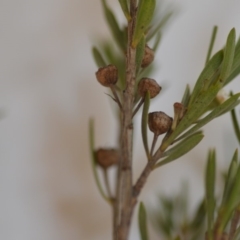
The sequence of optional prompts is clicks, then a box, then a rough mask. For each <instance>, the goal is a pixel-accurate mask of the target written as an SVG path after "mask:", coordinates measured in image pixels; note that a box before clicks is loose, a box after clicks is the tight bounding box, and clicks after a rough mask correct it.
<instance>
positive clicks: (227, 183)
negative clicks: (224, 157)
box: [221, 149, 238, 207]
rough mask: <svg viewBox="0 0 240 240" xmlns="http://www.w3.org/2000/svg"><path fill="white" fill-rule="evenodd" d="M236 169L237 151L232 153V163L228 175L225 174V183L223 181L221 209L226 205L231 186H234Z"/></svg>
mask: <svg viewBox="0 0 240 240" xmlns="http://www.w3.org/2000/svg"><path fill="white" fill-rule="evenodd" d="M237 168H238V150H237V149H236V151H235V152H234V155H233V157H232V161H231V164H230V166H229V169H228V173H227V178H226V181H225V186H224V191H223V197H222V203H221V206H222V207H223V206H224V205H225V204H226V202H227V199H228V197H229V195H230V192H231V190H232V186H233V184H234V179H235V177H236V173H237Z"/></svg>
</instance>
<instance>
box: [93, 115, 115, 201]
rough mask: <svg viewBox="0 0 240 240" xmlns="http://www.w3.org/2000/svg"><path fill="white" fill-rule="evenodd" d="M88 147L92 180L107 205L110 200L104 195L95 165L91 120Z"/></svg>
mask: <svg viewBox="0 0 240 240" xmlns="http://www.w3.org/2000/svg"><path fill="white" fill-rule="evenodd" d="M89 142H90V144H89V146H90V153H91V157H92V169H93V174H94V179H95V182H96V185H97V188H98V190H99V192H100V194H101V196H102V197H103V199H104V200H106V201H107V202H108V203H111V200H110V199H109V198H108V196H107V195H106V194H105V193H104V191H103V188H102V185H101V183H100V179H99V176H98V173H97V164H96V156H95V151H94V150H95V144H94V122H93V120H92V119H90V121H89Z"/></svg>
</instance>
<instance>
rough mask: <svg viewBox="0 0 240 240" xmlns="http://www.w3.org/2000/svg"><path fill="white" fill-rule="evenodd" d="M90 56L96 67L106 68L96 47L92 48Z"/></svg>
mask: <svg viewBox="0 0 240 240" xmlns="http://www.w3.org/2000/svg"><path fill="white" fill-rule="evenodd" d="M92 55H93V58H94V60H95V63H96V65H97V66H98V67H99V68H100V67H104V66H107V64H106V62H105V61H104V59H103V57H102V55H101V53H100V52H99V50H98V49H97V48H96V47H93V48H92Z"/></svg>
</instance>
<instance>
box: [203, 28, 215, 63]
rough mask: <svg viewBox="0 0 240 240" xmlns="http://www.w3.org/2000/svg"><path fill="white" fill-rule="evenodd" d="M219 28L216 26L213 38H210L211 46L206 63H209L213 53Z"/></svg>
mask: <svg viewBox="0 0 240 240" xmlns="http://www.w3.org/2000/svg"><path fill="white" fill-rule="evenodd" d="M217 30H218V27H217V26H214V28H213V31H212V36H211V40H210V45H209V48H208V53H207V58H206V62H205V65H207V63H208V61H209V59H210V57H211V55H212V49H213V45H214V42H215V38H216V35H217Z"/></svg>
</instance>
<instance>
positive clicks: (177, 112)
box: [172, 102, 186, 130]
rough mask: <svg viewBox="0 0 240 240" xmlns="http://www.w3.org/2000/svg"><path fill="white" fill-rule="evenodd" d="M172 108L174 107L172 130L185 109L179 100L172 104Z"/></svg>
mask: <svg viewBox="0 0 240 240" xmlns="http://www.w3.org/2000/svg"><path fill="white" fill-rule="evenodd" d="M173 108H174V119H173V123H172V130H174V129H175V128H176V127H177V125H178V123H179V121H180V120H181V119H182V118H183V115H184V113H185V110H186V109H185V107H184V105H183V104H182V103H179V102H175V103H174V104H173Z"/></svg>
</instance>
